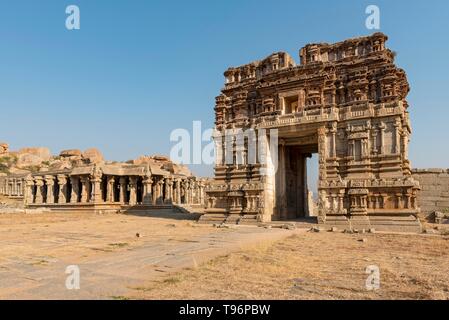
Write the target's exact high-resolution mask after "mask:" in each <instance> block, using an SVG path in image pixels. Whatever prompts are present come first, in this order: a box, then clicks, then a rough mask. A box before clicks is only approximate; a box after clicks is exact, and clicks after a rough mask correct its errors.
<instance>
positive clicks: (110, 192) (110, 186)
mask: <svg viewBox="0 0 449 320" xmlns="http://www.w3.org/2000/svg"><path fill="white" fill-rule="evenodd" d="M107 182H108V183H107V190H106V202H114V183H115V178H114V177H113V176H108V177H107Z"/></svg>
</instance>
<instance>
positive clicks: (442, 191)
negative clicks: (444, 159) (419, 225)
mask: <svg viewBox="0 0 449 320" xmlns="http://www.w3.org/2000/svg"><path fill="white" fill-rule="evenodd" d="M412 174H413V177H414V178H415V179H416V180H418V181H419V183H420V185H421V191H420V192H419V194H418V203H419V206H420V208H421V212H422V213H423V215H425V216H427V215H429V214H431V213H433V212H434V211H446V210H449V169H414V170H413V171H412Z"/></svg>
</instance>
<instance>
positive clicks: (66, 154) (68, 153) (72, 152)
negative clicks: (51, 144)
mask: <svg viewBox="0 0 449 320" xmlns="http://www.w3.org/2000/svg"><path fill="white" fill-rule="evenodd" d="M59 156H60V157H63V158H71V157H81V156H82V153H81V150H78V149H69V150H62V151H61V152H60V153H59Z"/></svg>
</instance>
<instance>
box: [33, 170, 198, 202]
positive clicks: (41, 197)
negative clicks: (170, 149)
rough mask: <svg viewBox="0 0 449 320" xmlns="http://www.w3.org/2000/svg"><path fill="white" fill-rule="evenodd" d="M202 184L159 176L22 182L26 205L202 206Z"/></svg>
mask: <svg viewBox="0 0 449 320" xmlns="http://www.w3.org/2000/svg"><path fill="white" fill-rule="evenodd" d="M204 187H205V184H204V182H203V181H201V180H196V179H191V178H175V177H163V176H112V175H102V176H90V175H85V176H84V175H81V176H70V175H45V176H33V177H29V178H27V180H26V188H25V193H26V195H25V197H26V199H25V201H26V203H27V204H64V203H117V204H123V205H125V204H127V205H131V206H133V205H161V204H173V203H175V204H203V203H204Z"/></svg>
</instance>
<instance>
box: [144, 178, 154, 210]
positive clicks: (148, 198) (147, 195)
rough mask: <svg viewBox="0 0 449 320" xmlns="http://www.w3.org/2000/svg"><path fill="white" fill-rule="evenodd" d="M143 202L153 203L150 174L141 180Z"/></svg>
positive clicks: (146, 203)
mask: <svg viewBox="0 0 449 320" xmlns="http://www.w3.org/2000/svg"><path fill="white" fill-rule="evenodd" d="M142 183H143V204H145V205H150V204H152V203H153V197H152V194H153V193H152V188H153V179H151V176H146V177H145V178H144V179H143V181H142Z"/></svg>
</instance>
